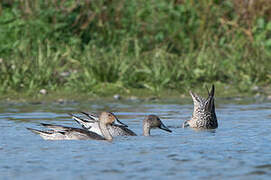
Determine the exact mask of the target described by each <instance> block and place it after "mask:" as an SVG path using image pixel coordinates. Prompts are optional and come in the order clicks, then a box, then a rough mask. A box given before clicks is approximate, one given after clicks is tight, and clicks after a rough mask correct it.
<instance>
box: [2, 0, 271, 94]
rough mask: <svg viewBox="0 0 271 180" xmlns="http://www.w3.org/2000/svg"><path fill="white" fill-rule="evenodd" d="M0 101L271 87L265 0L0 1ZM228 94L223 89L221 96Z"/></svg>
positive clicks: (269, 16) (270, 13) (269, 13)
mask: <svg viewBox="0 0 271 180" xmlns="http://www.w3.org/2000/svg"><path fill="white" fill-rule="evenodd" d="M0 4H1V5H0V17H1V18H0V74H1V76H0V84H1V86H0V94H2V95H6V94H12V93H13V92H14V93H17V94H18V93H19V94H20V93H26V94H28V95H31V96H33V94H35V93H37V92H39V90H40V89H47V90H48V91H49V92H72V93H76V92H77V93H82V94H90V95H100V96H101V95H107V94H108V95H112V94H113V93H124V94H129V93H130V94H131V93H133V92H134V91H136V90H139V91H141V90H144V91H149V92H151V93H152V94H155V95H160V94H161V93H162V92H163V91H169V90H172V91H175V92H176V91H177V92H179V93H187V90H188V89H194V88H199V87H200V89H202V87H203V86H205V85H210V84H212V83H214V84H215V85H216V86H217V87H218V89H219V90H220V92H219V94H221V95H223V93H226V91H228V90H229V89H234V90H231V92H238V93H249V92H251V89H252V87H254V86H260V87H267V86H268V85H269V84H270V83H271V61H270V59H271V3H269V0H257V1H253V0H251V1H243V0H225V1H219V0H206V1H196V0H172V1H164V0H149V1H145V0H137V1H125V0H119V1H106V0H93V1H87V0H85V1H73V0H66V1H63V0H61V1H60V0H59V1H57V0H52V1H43V0H24V1H19V0H3V1H1V2H0ZM227 88H228V89H227Z"/></svg>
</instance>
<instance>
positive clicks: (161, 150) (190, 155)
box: [0, 101, 271, 179]
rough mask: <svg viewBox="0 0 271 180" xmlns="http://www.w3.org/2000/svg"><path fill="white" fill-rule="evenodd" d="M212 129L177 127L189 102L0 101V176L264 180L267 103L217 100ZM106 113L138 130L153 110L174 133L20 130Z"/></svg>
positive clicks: (269, 126) (270, 107)
mask: <svg viewBox="0 0 271 180" xmlns="http://www.w3.org/2000/svg"><path fill="white" fill-rule="evenodd" d="M216 104H217V108H216V110H217V116H218V121H219V128H218V129H216V130H214V131H195V130H192V129H182V128H180V127H181V123H182V122H183V121H184V120H186V119H188V118H189V117H190V116H191V112H192V102H188V104H181V103H180V102H155V103H150V102H149V103H146V102H144V103H143V102H141V103H139V102H136V103H133V102H102V103H101V102H90V103H77V102H72V103H64V104H57V103H51V104H49V103H46V104H39V103H36V104H30V103H18V104H16V103H10V104H7V103H0V127H1V132H2V135H1V136H0V160H1V163H0V175H1V179H14V178H16V179H29V178H32V177H33V178H35V177H38V178H39V179H59V177H61V179H74V178H76V179H109V178H110V179H127V178H129V179H139V178H153V179H154V178H155V179H165V178H169V179H176V178H178V179H181V178H182V179H191V177H194V178H202V179H223V178H225V179H226V178H236V179H269V177H270V175H271V171H270V170H271V164H270V162H271V153H270V149H271V143H270V141H271V133H270V132H271V119H270V117H271V103H268V102H266V103H262V104H255V103H254V104H253V103H252V104H246V103H238V104H236V103H235V102H231V103H228V102H227V103H225V102H223V101H218V102H217V103H216ZM80 110H86V111H93V112H97V111H102V110H110V111H112V112H115V114H116V115H117V116H118V117H119V118H120V119H121V121H122V122H124V123H126V124H128V125H129V127H130V128H131V129H132V130H134V131H135V132H136V133H137V134H139V135H141V134H142V120H143V118H144V116H145V115H147V114H151V113H153V114H157V115H158V116H160V117H161V119H162V120H163V122H164V123H165V124H166V125H167V126H169V127H170V128H171V129H172V130H173V133H167V132H164V131H161V130H153V131H152V132H151V133H152V136H151V137H143V136H137V137H116V138H115V139H114V141H113V142H112V143H109V142H104V141H94V140H89V141H45V140H42V139H41V138H40V137H39V136H37V135H36V134H33V133H31V132H30V131H27V130H26V129H25V128H26V127H31V128H42V127H39V123H41V122H47V123H48V122H49V123H55V124H62V125H68V126H74V127H78V125H77V124H76V123H75V122H73V121H72V120H71V118H70V117H69V116H68V115H67V113H68V112H73V113H76V112H78V111H80Z"/></svg>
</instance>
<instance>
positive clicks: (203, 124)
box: [183, 85, 218, 129]
mask: <svg viewBox="0 0 271 180" xmlns="http://www.w3.org/2000/svg"><path fill="white" fill-rule="evenodd" d="M207 91H208V89H207ZM214 94H215V87H214V85H212V89H211V92H209V91H208V97H207V98H206V99H204V98H202V97H200V96H199V95H197V94H195V93H193V92H191V91H190V95H191V96H192V99H193V102H194V112H193V115H192V118H191V119H190V120H187V121H185V122H184V123H183V127H188V126H189V127H191V128H199V129H215V128H217V127H218V123H217V118H216V114H215V100H214Z"/></svg>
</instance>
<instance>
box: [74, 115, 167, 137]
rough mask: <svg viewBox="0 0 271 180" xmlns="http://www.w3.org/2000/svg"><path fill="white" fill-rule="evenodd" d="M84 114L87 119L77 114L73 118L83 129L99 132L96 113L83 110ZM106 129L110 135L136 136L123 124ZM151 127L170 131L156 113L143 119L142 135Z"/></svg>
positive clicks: (146, 134)
mask: <svg viewBox="0 0 271 180" xmlns="http://www.w3.org/2000/svg"><path fill="white" fill-rule="evenodd" d="M82 113H83V114H84V115H86V116H87V117H88V119H82V118H80V117H78V116H73V119H74V120H75V121H76V122H77V123H79V124H80V125H81V126H82V127H83V128H84V129H87V130H88V131H92V132H95V133H97V134H99V135H102V134H101V131H100V129H99V128H98V122H99V119H98V118H97V115H95V114H88V113H85V112H82ZM107 127H108V130H109V132H110V134H111V135H112V136H136V133H134V132H133V131H132V130H130V129H128V128H127V126H126V127H125V126H123V125H117V124H113V125H108V126H107ZM153 128H160V129H162V130H165V131H168V132H172V131H171V130H170V129H169V128H168V127H166V126H165V125H164V124H163V122H162V121H161V120H160V118H159V117H158V116H156V115H148V116H147V117H146V118H145V119H144V120H143V135H144V136H149V135H150V130H151V129H153Z"/></svg>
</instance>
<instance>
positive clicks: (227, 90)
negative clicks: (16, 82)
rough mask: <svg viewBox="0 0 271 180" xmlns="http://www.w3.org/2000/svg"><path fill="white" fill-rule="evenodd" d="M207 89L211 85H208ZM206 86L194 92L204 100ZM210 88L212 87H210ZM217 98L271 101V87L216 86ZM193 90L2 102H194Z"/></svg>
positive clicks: (37, 95)
mask: <svg viewBox="0 0 271 180" xmlns="http://www.w3.org/2000/svg"><path fill="white" fill-rule="evenodd" d="M206 87H207V86H206ZM206 87H194V88H193V89H191V90H192V91H193V92H196V93H198V94H200V95H201V96H202V97H206V96H207V90H206ZM209 87H210V86H209ZM215 87H216V92H215V96H216V98H218V99H237V100H238V99H250V100H252V101H253V99H254V100H255V101H263V100H268V101H269V100H271V89H270V87H265V88H263V87H258V86H255V87H252V88H251V90H250V91H249V92H247V93H240V92H239V90H238V89H236V88H234V87H230V86H224V85H216V86H215ZM190 98H191V97H190V95H189V89H183V90H180V91H177V90H170V89H169V90H163V91H159V92H158V93H154V92H153V91H151V90H148V89H124V88H118V87H114V86H109V85H108V86H107V87H106V86H104V87H103V88H102V91H100V93H93V92H92V91H90V92H89V93H86V92H84V93H80V92H78V91H67V90H60V91H48V90H46V89H41V90H37V91H33V92H20V93H18V92H15V91H14V92H9V93H6V94H2V95H1V96H0V101H2V102H34V103H35V102H49V103H50V102H57V103H65V102H73V101H76V102H87V101H92V100H95V101H98V100H99V99H101V100H102V101H104V100H109V101H118V100H124V101H157V100H158V101H167V100H174V99H190Z"/></svg>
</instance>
